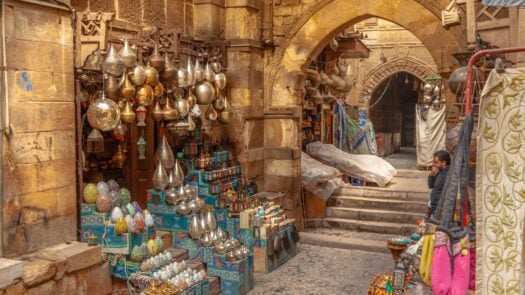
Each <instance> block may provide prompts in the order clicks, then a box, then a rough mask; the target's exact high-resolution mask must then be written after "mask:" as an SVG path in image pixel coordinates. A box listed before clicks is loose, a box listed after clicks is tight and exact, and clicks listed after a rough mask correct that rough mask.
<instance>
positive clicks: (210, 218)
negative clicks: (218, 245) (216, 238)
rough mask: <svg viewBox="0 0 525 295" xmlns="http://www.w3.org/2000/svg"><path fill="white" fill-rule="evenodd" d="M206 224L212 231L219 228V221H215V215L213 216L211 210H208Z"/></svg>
mask: <svg viewBox="0 0 525 295" xmlns="http://www.w3.org/2000/svg"><path fill="white" fill-rule="evenodd" d="M205 218H206V224H207V225H208V228H209V229H210V231H215V230H216V229H217V222H216V221H215V216H213V213H212V212H211V211H208V212H207V213H206V217H205Z"/></svg>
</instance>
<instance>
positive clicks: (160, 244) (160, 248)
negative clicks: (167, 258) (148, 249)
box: [155, 236, 164, 252]
mask: <svg viewBox="0 0 525 295" xmlns="http://www.w3.org/2000/svg"><path fill="white" fill-rule="evenodd" d="M155 243H156V244H157V250H158V251H159V252H161V251H164V241H163V240H162V238H161V237H160V236H157V237H155Z"/></svg>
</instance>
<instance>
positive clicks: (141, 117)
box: [135, 106, 148, 126]
mask: <svg viewBox="0 0 525 295" xmlns="http://www.w3.org/2000/svg"><path fill="white" fill-rule="evenodd" d="M147 112H148V110H147V109H146V108H145V107H144V106H139V107H138V108H137V109H136V110H135V113H136V114H137V121H138V122H137V126H146V113H147Z"/></svg>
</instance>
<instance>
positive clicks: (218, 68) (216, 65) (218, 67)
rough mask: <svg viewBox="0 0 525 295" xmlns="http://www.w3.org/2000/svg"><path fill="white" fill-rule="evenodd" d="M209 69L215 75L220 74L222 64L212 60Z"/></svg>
mask: <svg viewBox="0 0 525 295" xmlns="http://www.w3.org/2000/svg"><path fill="white" fill-rule="evenodd" d="M211 68H212V69H213V71H214V72H215V73H220V72H221V71H222V64H221V63H220V62H219V61H217V60H216V59H214V60H213V61H212V63H211Z"/></svg>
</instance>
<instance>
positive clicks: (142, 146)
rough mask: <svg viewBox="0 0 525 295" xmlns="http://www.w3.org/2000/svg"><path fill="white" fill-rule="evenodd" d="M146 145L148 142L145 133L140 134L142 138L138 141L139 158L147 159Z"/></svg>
mask: <svg viewBox="0 0 525 295" xmlns="http://www.w3.org/2000/svg"><path fill="white" fill-rule="evenodd" d="M146 146H147V142H146V140H145V139H144V133H141V134H140V138H139V140H138V141H137V149H138V152H139V160H145V159H146Z"/></svg>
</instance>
